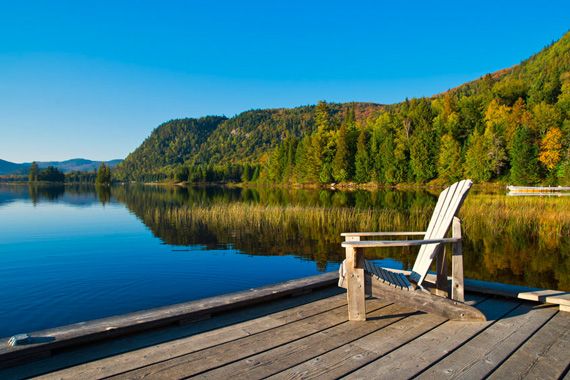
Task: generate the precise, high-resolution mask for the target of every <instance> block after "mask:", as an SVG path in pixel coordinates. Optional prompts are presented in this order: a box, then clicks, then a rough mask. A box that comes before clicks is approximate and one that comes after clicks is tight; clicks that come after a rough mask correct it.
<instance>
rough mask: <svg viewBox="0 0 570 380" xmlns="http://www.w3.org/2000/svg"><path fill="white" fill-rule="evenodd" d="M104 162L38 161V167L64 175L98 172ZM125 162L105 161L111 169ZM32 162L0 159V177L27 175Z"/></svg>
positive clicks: (84, 160) (74, 159)
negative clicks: (50, 167)
mask: <svg viewBox="0 0 570 380" xmlns="http://www.w3.org/2000/svg"><path fill="white" fill-rule="evenodd" d="M101 162H102V161H91V160H86V159H84V158H73V159H71V160H66V161H38V166H39V167H40V169H42V168H47V167H48V166H53V167H55V168H57V169H59V170H61V171H62V172H64V173H69V172H73V171H80V172H92V171H95V170H97V168H98V167H99V165H101ZM121 162H123V160H120V159H117V160H110V161H105V163H106V164H107V165H109V166H110V167H112V168H113V167H115V166H117V165H118V164H120V163H121ZM31 164H32V163H31V162H24V163H21V164H17V163H14V162H10V161H5V160H1V159H0V175H8V174H26V173H27V172H28V170H29V168H30V165H31Z"/></svg>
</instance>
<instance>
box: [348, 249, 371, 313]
mask: <svg viewBox="0 0 570 380" xmlns="http://www.w3.org/2000/svg"><path fill="white" fill-rule="evenodd" d="M364 265H365V263H364V254H363V252H362V250H361V249H358V248H353V247H347V248H346V261H345V268H346V275H345V277H346V299H347V303H348V320H350V321H365V320H366V302H365V298H366V294H365V279H364Z"/></svg>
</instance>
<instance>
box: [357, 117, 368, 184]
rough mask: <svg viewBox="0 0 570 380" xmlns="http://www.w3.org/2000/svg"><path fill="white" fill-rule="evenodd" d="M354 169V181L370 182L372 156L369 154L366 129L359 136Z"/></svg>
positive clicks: (362, 129)
mask: <svg viewBox="0 0 570 380" xmlns="http://www.w3.org/2000/svg"><path fill="white" fill-rule="evenodd" d="M354 167H355V174H354V179H355V180H356V182H359V183H365V182H369V181H370V156H369V154H368V136H367V131H366V129H365V128H361V129H360V133H359V134H358V142H357V144H356V156H355V164H354Z"/></svg>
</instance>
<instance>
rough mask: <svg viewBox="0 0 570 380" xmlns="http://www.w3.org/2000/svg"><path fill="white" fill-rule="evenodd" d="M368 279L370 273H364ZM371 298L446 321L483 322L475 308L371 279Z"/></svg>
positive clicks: (480, 314) (482, 316) (425, 292)
mask: <svg viewBox="0 0 570 380" xmlns="http://www.w3.org/2000/svg"><path fill="white" fill-rule="evenodd" d="M366 276H368V277H370V276H371V274H370V273H366ZM371 290H372V296H373V297H377V298H380V299H384V300H389V301H391V302H399V303H402V304H404V305H407V306H409V307H412V308H414V309H416V310H421V311H425V312H428V313H434V314H437V315H440V316H443V317H445V318H448V319H454V320H462V321H484V320H485V315H484V314H482V313H481V312H480V311H479V310H477V309H476V308H474V307H472V306H470V305H467V304H464V303H461V302H455V301H453V300H450V299H449V298H444V297H439V296H435V295H433V294H431V293H429V292H427V291H423V290H420V289H418V290H401V289H396V288H394V287H393V286H390V285H388V284H387V283H384V282H381V281H379V280H377V279H375V278H372V279H371Z"/></svg>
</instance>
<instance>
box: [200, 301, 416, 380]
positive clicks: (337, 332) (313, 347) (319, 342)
mask: <svg viewBox="0 0 570 380" xmlns="http://www.w3.org/2000/svg"><path fill="white" fill-rule="evenodd" d="M414 313H415V310H413V309H411V308H408V307H404V306H401V305H395V304H393V305H390V306H387V307H385V308H382V309H380V310H377V311H375V312H371V313H368V314H367V322H365V323H358V322H350V321H348V322H346V323H343V324H341V325H337V326H334V327H331V328H330V329H327V330H324V331H321V332H319V333H318V334H314V335H310V336H308V337H306V338H303V339H299V340H297V341H294V342H291V343H288V344H286V345H283V346H279V347H276V348H274V349H272V350H268V351H265V352H263V353H261V354H258V355H254V356H251V357H248V358H247V359H244V360H240V361H238V362H235V363H232V364H229V365H227V366H224V367H221V368H217V369H215V370H212V371H209V372H205V373H201V374H200V375H199V377H200V378H206V379H227V378H230V377H237V378H248V379H262V378H266V377H267V376H271V375H273V374H275V373H278V372H280V371H283V370H285V369H287V368H289V367H291V366H294V365H297V364H299V363H302V362H305V361H307V360H310V359H311V358H313V357H315V356H317V355H320V354H322V353H325V352H328V351H330V350H333V349H335V348H338V347H339V346H343V345H346V344H348V343H350V342H352V341H354V340H356V339H358V338H360V337H363V336H366V335H368V334H370V333H373V332H375V331H378V330H382V329H383V328H385V327H386V326H390V325H392V324H394V323H397V322H398V321H400V320H402V319H405V318H406V317H409V316H410V315H412V314H414ZM276 358H278V359H279V360H275V359H276Z"/></svg>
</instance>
